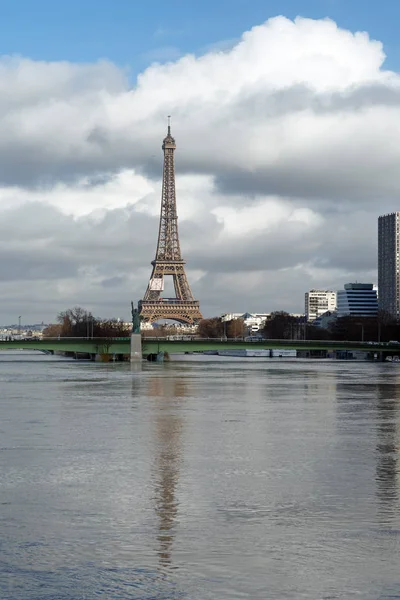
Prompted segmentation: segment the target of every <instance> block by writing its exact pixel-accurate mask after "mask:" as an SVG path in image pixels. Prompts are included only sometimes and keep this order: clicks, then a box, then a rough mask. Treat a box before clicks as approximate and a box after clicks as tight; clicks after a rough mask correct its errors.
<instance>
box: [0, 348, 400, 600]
mask: <svg viewBox="0 0 400 600" xmlns="http://www.w3.org/2000/svg"><path fill="white" fill-rule="evenodd" d="M399 421H400V366H396V365H394V364H384V363H382V364H372V363H366V362H339V361H336V362H329V361H317V360H315V361H302V360H299V359H297V360H290V359H289V360H285V359H265V360H263V359H228V358H226V359H222V358H219V357H214V356H208V357H191V356H185V357H181V360H173V361H171V362H170V363H165V364H155V363H147V362H146V363H143V364H142V365H139V366H137V367H135V366H132V368H131V366H130V365H129V364H118V363H117V364H97V363H85V362H76V361H67V360H63V359H57V358H56V357H45V356H41V355H34V354H25V353H13V354H5V353H1V354H0V509H1V510H0V519H1V524H0V526H1V536H0V598H1V599H2V600H3V599H4V600H79V599H85V600H95V599H99V598H104V599H105V600H113V599H118V600H128V599H142V600H150V599H152V600H161V599H165V600H175V599H187V600H206V599H212V600H234V599H239V598H249V599H252V600H258V599H259V600H267V599H277V600H278V599H279V600H283V599H287V598H290V599H296V600H299V599H301V598H305V599H307V600H322V599H325V600H328V599H336V598H341V599H346V600H350V599H353V598H357V599H362V600H378V599H379V600H386V599H389V598H390V599H393V598H400V552H399V550H400V501H399V494H400V480H399V452H400V432H399V427H400V422H399Z"/></svg>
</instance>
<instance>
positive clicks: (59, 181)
mask: <svg viewBox="0 0 400 600" xmlns="http://www.w3.org/2000/svg"><path fill="white" fill-rule="evenodd" d="M54 4H55V3H54V2H53V3H51V4H50V3H49V2H47V1H46V0H42V1H40V0H38V1H37V2H35V3H32V2H31V1H28V0H19V1H18V2H16V1H13V2H7V1H5V2H4V3H3V4H2V11H3V14H2V18H1V25H0V39H1V40H2V47H1V56H0V254H1V256H0V280H1V285H0V323H4V324H5V323H16V322H17V321H18V316H19V315H22V322H23V323H33V322H41V321H44V322H51V321H54V319H55V317H56V315H57V313H58V312H59V311H61V310H64V309H65V308H68V307H72V306H75V305H80V306H83V307H84V308H87V309H89V310H92V311H93V312H94V313H95V314H96V315H98V316H103V317H112V316H115V317H121V318H124V319H128V318H129V316H130V301H131V300H134V301H137V300H138V299H139V298H140V297H142V295H143V293H144V291H145V288H146V285H147V281H148V278H149V276H150V272H151V265H150V262H151V260H152V259H153V258H154V254H155V248H156V242H157V233H158V217H159V203H160V191H161V179H160V177H161V171H162V151H161V143H162V139H163V137H164V135H165V131H166V123H167V120H166V117H167V115H168V114H171V115H172V130H173V134H174V136H175V138H176V143H177V150H176V155H175V156H176V171H177V201H178V212H179V217H180V219H179V226H180V237H181V248H182V252H183V255H184V258H185V259H186V260H187V272H188V276H189V281H190V283H191V286H192V289H193V292H194V295H195V297H196V298H197V299H199V300H200V302H201V308H202V311H203V314H204V315H205V316H212V315H216V314H221V313H222V312H227V311H272V310H278V309H285V310H288V311H294V312H301V311H302V310H303V305H304V292H305V291H307V290H308V289H311V288H314V287H318V288H329V289H334V290H335V289H339V288H341V287H342V286H343V284H344V283H346V282H348V281H355V280H357V281H371V282H374V283H375V282H376V279H377V275H376V262H377V261H376V247H377V240H376V230H377V217H378V215H379V214H384V213H387V212H391V211H393V210H400V167H399V165H400V76H399V75H398V73H397V70H398V66H399V64H400V47H399V44H400V42H398V41H397V36H396V35H395V32H394V31H392V30H391V26H392V23H394V22H395V18H396V16H397V18H398V17H400V9H399V8H396V7H393V6H390V3H389V2H388V3H387V6H388V7H390V9H391V11H392V14H391V15H386V20H385V22H384V21H383V19H382V15H381V12H379V15H378V14H377V15H374V14H373V13H371V12H370V13H366V14H365V12H364V13H361V12H358V11H356V10H354V8H355V5H356V4H360V3H359V2H355V3H352V11H351V12H349V11H347V12H346V8H345V6H344V3H342V2H340V1H339V0H338V1H337V2H336V1H335V2H333V1H331V0H326V1H320V2H317V1H315V0H314V1H312V0H308V1H307V0H304V1H303V2H296V1H294V0H293V1H291V2H290V1H287V2H285V1H283V2H279V4H278V3H276V6H274V2H269V3H265V2H263V1H262V0H254V1H253V2H248V1H247V2H244V1H242V0H229V2H227V1H225V0H221V1H218V0H216V1H214V2H211V1H206V2H203V3H190V2H189V3H186V2H179V1H178V0H176V1H175V2H172V3H170V4H168V5H167V4H165V3H162V2H161V1H158V0H148V1H147V2H146V3H132V2H128V0H119V2H118V1H117V2H111V0H109V1H108V0H104V1H103V2H99V1H97V2H95V1H94V0H93V1H92V0H86V1H85V3H84V4H85V8H84V9H82V8H80V12H79V11H78V9H79V2H78V1H77V0H76V1H75V0H70V1H69V2H68V3H67V2H65V3H64V1H62V2H60V3H57V7H55V6H54ZM139 4H140V7H139ZM188 4H193V5H195V4H196V8H193V6H192V7H191V8H190V7H188ZM266 4H268V8H266V6H265V5H266ZM346 4H348V3H346ZM33 5H34V10H33ZM199 5H201V6H199ZM383 5H385V1H384V2H383V3H380V7H381V8H382V6H383ZM360 6H361V4H360ZM117 8H118V10H117ZM395 11H397V12H398V13H399V14H398V15H396V14H394V12H395ZM383 12H384V11H383ZM298 14H302V15H306V16H303V17H299V16H296V15H298ZM324 17H329V18H324ZM385 23H386V26H385ZM396 69H397V70H396Z"/></svg>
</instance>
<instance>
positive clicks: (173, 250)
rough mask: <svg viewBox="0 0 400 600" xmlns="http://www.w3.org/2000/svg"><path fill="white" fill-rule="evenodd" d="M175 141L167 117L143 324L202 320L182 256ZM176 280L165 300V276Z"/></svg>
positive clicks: (143, 302) (141, 314)
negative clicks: (157, 224)
mask: <svg viewBox="0 0 400 600" xmlns="http://www.w3.org/2000/svg"><path fill="white" fill-rule="evenodd" d="M175 148H176V145H175V140H174V138H173V137H172V135H171V125H170V122H169V118H168V134H167V137H165V138H164V141H163V145H162V149H163V151H164V168H163V182H162V194H161V215H160V227H159V232H158V243H157V252H156V257H155V259H154V260H153V261H152V263H151V264H152V265H153V271H152V273H151V277H150V281H149V284H148V286H147V290H146V293H145V295H144V298H143V300H140V301H139V306H138V308H139V312H140V316H141V318H142V319H143V321H145V322H146V321H147V322H149V323H153V322H154V321H158V320H159V319H173V320H175V321H178V322H180V323H189V324H194V323H197V322H198V321H199V320H200V319H202V318H203V317H202V314H201V312H200V303H199V302H198V300H195V299H194V298H193V294H192V290H191V289H190V286H189V282H188V280H187V277H186V273H185V264H186V263H185V261H184V260H183V259H182V256H181V249H180V244H179V234H178V215H177V210H176V194H175V168H174V152H175ZM167 275H170V276H172V278H173V283H174V288H175V298H162V297H161V292H162V291H163V290H164V277H165V276H167Z"/></svg>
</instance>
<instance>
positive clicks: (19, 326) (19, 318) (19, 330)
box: [18, 315, 21, 335]
mask: <svg viewBox="0 0 400 600" xmlns="http://www.w3.org/2000/svg"><path fill="white" fill-rule="evenodd" d="M18 335H21V315H20V316H19V317H18Z"/></svg>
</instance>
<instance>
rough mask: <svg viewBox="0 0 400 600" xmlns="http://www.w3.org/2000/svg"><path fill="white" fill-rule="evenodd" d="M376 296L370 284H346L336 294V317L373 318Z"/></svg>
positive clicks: (376, 306) (376, 311)
mask: <svg viewBox="0 0 400 600" xmlns="http://www.w3.org/2000/svg"><path fill="white" fill-rule="evenodd" d="M377 314H378V296H377V293H376V289H374V286H373V284H372V283H346V285H345V286H344V290H339V291H338V293H337V316H338V317H339V318H340V317H347V316H351V317H375V316H376V315H377Z"/></svg>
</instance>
